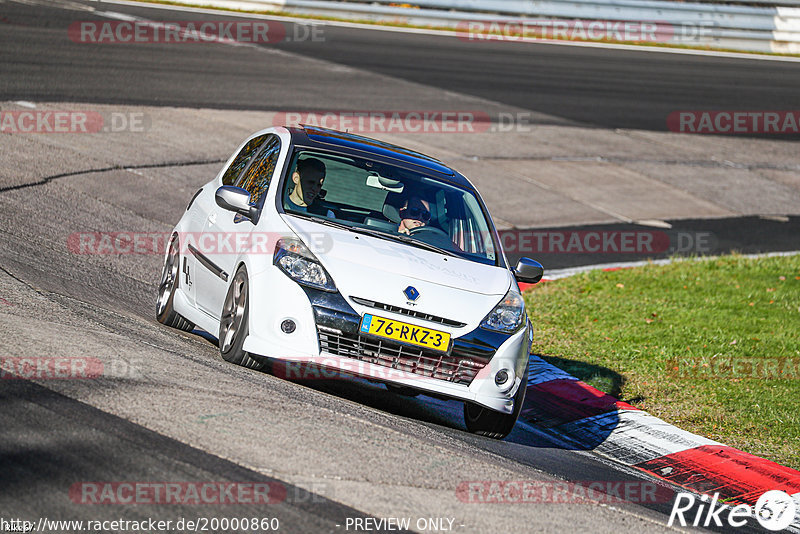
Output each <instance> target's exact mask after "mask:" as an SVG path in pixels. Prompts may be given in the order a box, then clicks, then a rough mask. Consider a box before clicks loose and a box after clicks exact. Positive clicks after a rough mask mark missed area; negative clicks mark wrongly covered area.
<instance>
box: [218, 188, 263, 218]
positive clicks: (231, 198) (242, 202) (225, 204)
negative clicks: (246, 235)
mask: <svg viewBox="0 0 800 534" xmlns="http://www.w3.org/2000/svg"><path fill="white" fill-rule="evenodd" d="M214 200H215V201H216V202H217V206H219V207H220V208H222V209H224V210H228V211H232V212H234V213H238V214H239V215H241V216H242V217H247V218H248V219H250V220H251V221H252V222H253V223H255V222H257V220H258V208H256V207H255V206H251V205H250V193H249V192H248V191H247V190H246V189H242V188H241V187H234V186H232V185H223V186H222V187H220V188H219V189H217V192H216V193H215V194H214Z"/></svg>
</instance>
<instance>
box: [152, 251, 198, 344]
mask: <svg viewBox="0 0 800 534" xmlns="http://www.w3.org/2000/svg"><path fill="white" fill-rule="evenodd" d="M180 264H181V258H180V254H178V238H177V237H175V238H173V239H172V241H170V244H169V252H168V253H167V260H166V261H165V262H164V271H163V272H162V273H161V283H160V284H159V285H158V300H157V301H156V320H157V321H158V322H159V323H161V324H165V325H167V326H171V327H172V328H177V329H178V330H183V331H184V332H191V331H192V330H193V329H194V325H193V324H192V323H190V322H189V321H187V320H186V319H185V318H184V317H183V316H182V315H180V314H179V313H178V312H176V311H175V310H174V309H173V308H172V301H173V300H174V299H175V292H176V291H177V290H178V284H179V283H180V272H181V270H180Z"/></svg>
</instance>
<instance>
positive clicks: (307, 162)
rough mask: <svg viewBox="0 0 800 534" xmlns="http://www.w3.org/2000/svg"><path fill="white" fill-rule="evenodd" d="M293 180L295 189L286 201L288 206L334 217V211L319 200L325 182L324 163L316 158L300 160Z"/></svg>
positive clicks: (293, 174)
mask: <svg viewBox="0 0 800 534" xmlns="http://www.w3.org/2000/svg"><path fill="white" fill-rule="evenodd" d="M292 182H294V189H293V190H292V192H291V194H290V195H289V199H288V202H287V203H286V207H287V208H290V209H292V210H294V211H305V212H309V213H314V214H317V215H327V216H328V217H334V214H333V211H331V210H329V209H326V208H325V207H324V206H322V205H320V203H319V202H318V201H319V200H320V192H321V191H322V184H323V183H324V182H325V164H324V163H322V162H321V161H320V160H318V159H316V158H306V159H302V160H300V161H298V162H297V170H295V171H294V172H293V173H292Z"/></svg>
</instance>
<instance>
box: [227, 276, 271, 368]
mask: <svg viewBox="0 0 800 534" xmlns="http://www.w3.org/2000/svg"><path fill="white" fill-rule="evenodd" d="M248 295H249V288H248V281H247V269H245V267H244V265H242V266H241V267H239V269H238V270H237V271H236V274H235V275H234V277H233V281H232V282H231V285H230V287H229V288H228V293H227V295H225V302H224V303H223V304H222V313H221V314H220V319H219V336H218V339H219V353H220V355H221V356H222V359H223V360H225V361H226V362H231V363H235V364H236V365H241V366H242V367H247V368H248V369H255V370H257V371H258V370H261V369H263V368H264V365H265V364H264V362H262V361H260V360H256V359H253V358H251V357H250V355H249V354H248V353H247V352H245V351H244V350H243V349H242V346H243V345H244V340H245V339H246V338H247V334H248V332H249V331H250V330H249V328H250V327H249V322H248V320H249V317H250V309H249V306H248V304H249V296H248Z"/></svg>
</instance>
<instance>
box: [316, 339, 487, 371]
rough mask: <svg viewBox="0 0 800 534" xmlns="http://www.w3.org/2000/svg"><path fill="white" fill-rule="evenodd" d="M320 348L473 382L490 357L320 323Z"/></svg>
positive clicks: (400, 369) (390, 365) (377, 362)
mask: <svg viewBox="0 0 800 534" xmlns="http://www.w3.org/2000/svg"><path fill="white" fill-rule="evenodd" d="M317 334H318V336H319V345H320V348H321V349H322V350H323V351H325V352H328V353H330V354H334V355H337V356H346V357H348V358H354V359H357V360H361V361H364V362H368V363H372V364H375V365H381V366H383V367H390V368H392V369H397V370H399V371H402V372H405V373H412V374H415V375H419V376H425V377H430V378H436V379H439V380H446V381H448V382H454V383H456V384H465V385H469V384H471V383H472V380H473V379H474V378H475V375H477V374H478V371H480V370H481V369H482V368H483V367H485V366H486V364H487V363H488V360H486V361H483V360H482V359H476V358H473V357H470V356H467V355H464V354H460V353H459V351H457V350H453V351H452V352H451V353H450V354H446V353H444V352H437V351H432V350H427V349H423V348H419V347H412V346H408V345H402V344H400V343H394V342H392V341H389V340H383V339H377V338H372V337H366V336H362V335H359V334H350V333H346V332H341V331H339V330H336V329H333V328H327V327H324V326H317Z"/></svg>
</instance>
